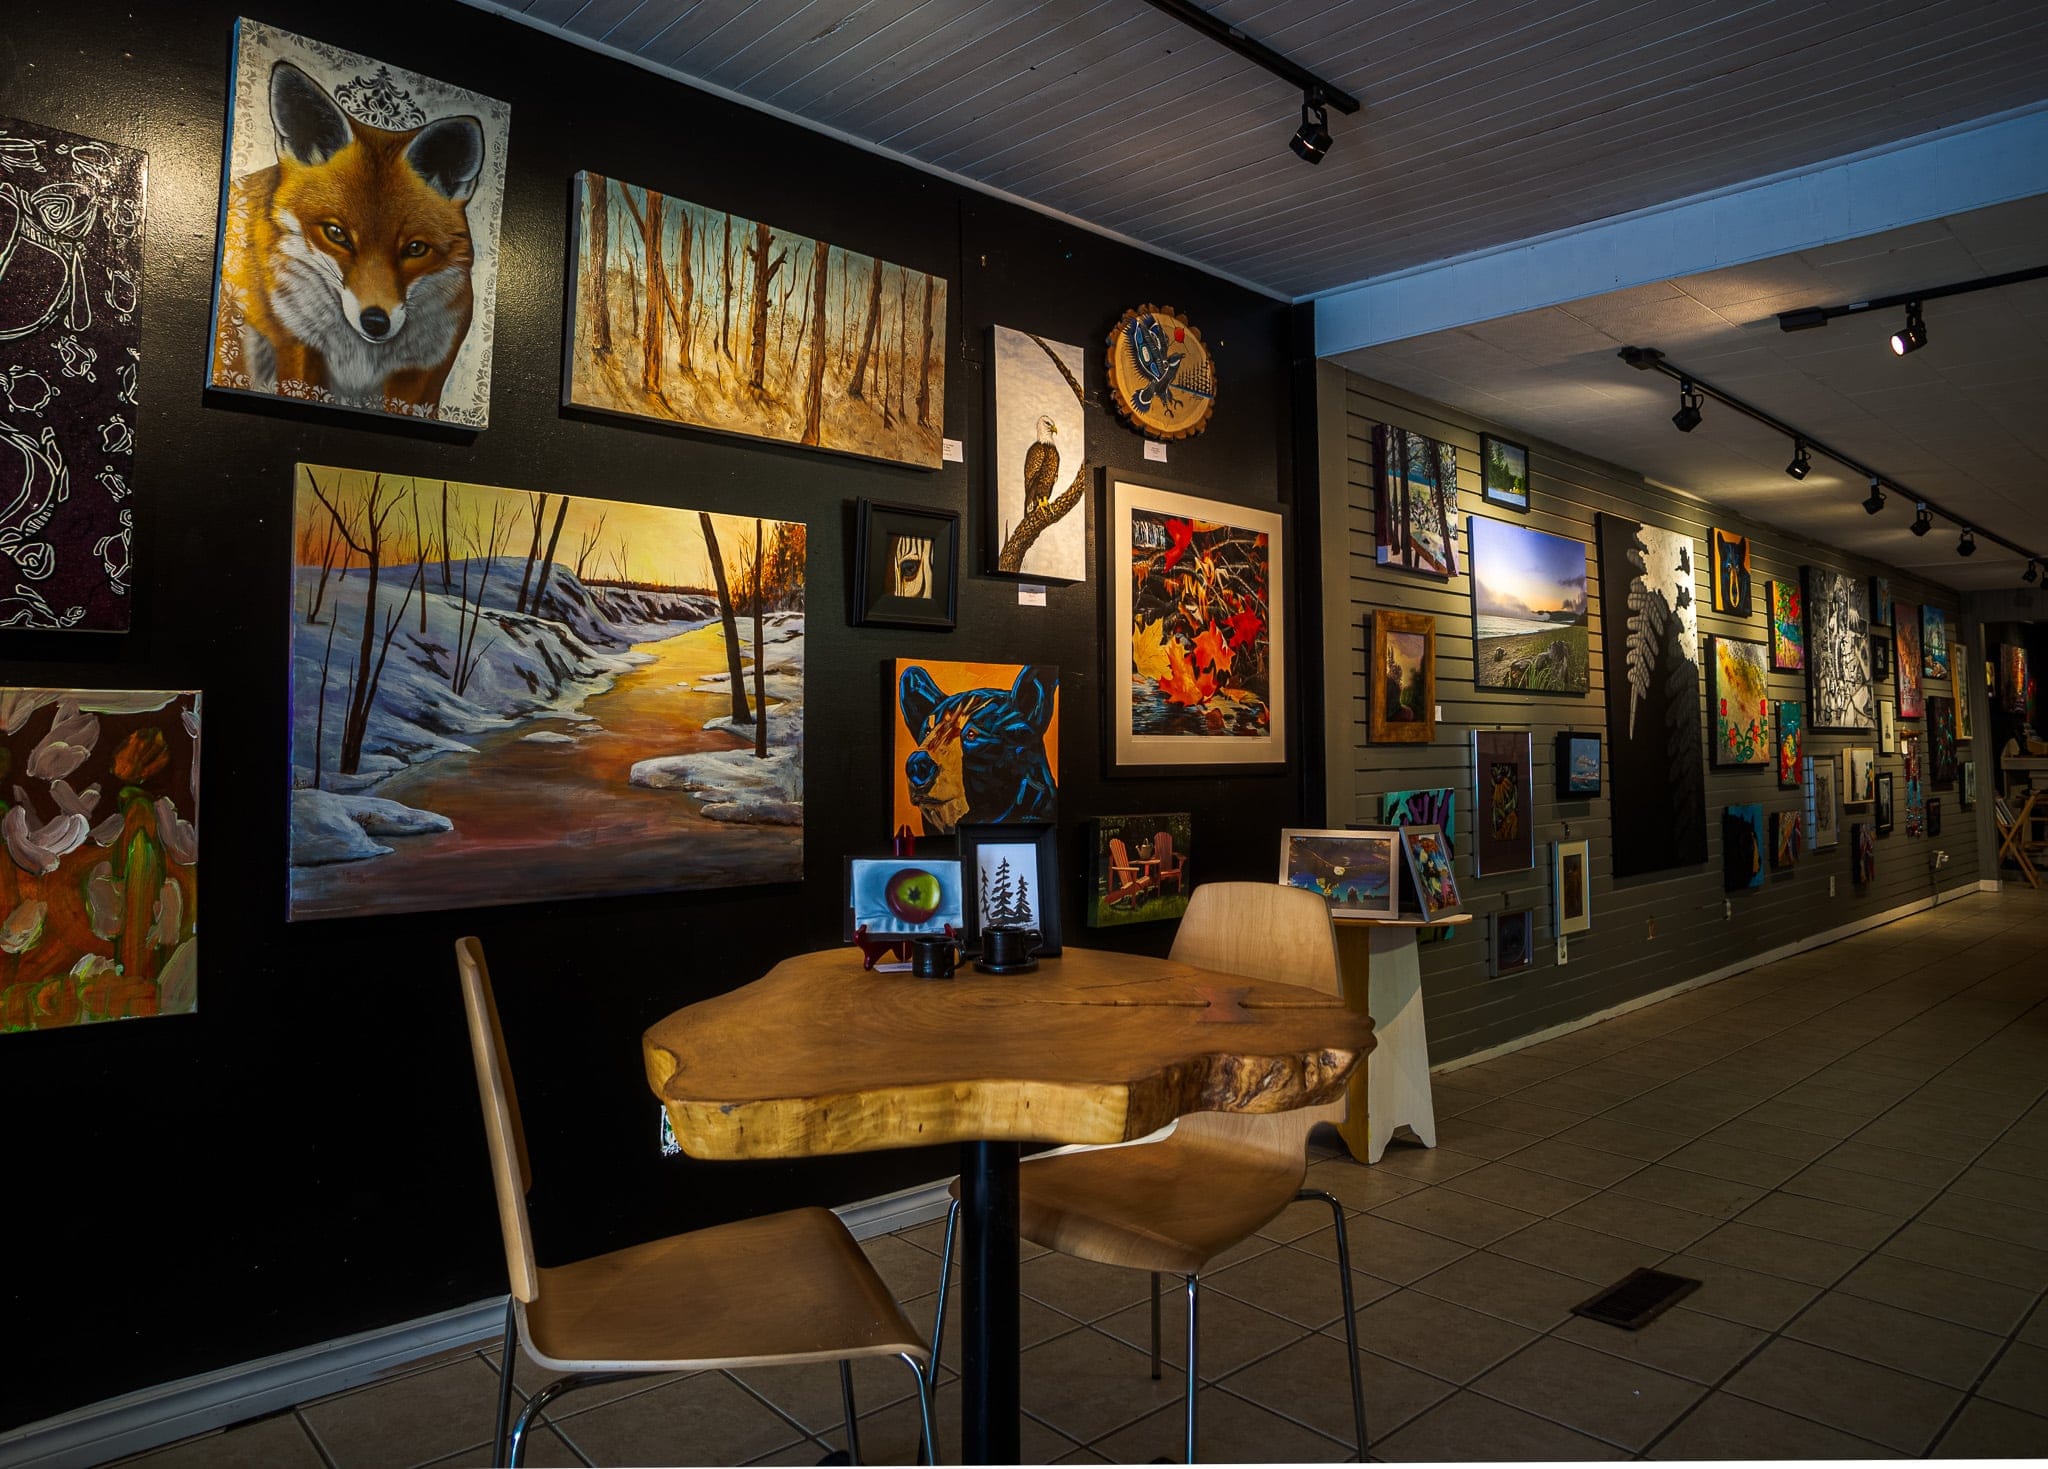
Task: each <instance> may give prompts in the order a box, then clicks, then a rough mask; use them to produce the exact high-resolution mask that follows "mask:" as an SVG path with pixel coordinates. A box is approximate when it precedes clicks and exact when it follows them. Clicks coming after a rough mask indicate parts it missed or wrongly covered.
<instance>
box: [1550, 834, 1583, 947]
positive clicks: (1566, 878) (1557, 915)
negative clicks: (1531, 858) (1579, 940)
mask: <svg viewBox="0 0 2048 1469" xmlns="http://www.w3.org/2000/svg"><path fill="white" fill-rule="evenodd" d="M1550 911H1551V918H1552V922H1553V924H1554V925H1555V928H1556V932H1557V934H1558V936H1559V937H1561V938H1564V937H1569V936H1571V935H1572V934H1575V933H1585V932H1587V931H1588V930H1590V929H1591V928H1592V927H1593V847H1592V843H1590V842H1586V841H1576V842H1552V843H1551V844H1550Z"/></svg>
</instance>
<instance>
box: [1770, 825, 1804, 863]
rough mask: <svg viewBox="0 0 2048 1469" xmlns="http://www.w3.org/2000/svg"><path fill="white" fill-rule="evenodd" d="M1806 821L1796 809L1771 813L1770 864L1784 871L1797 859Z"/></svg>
mask: <svg viewBox="0 0 2048 1469" xmlns="http://www.w3.org/2000/svg"><path fill="white" fill-rule="evenodd" d="M1805 830H1806V823H1805V821H1804V820H1802V819H1801V817H1800V815H1799V813H1798V812H1797V811H1773V812H1772V813H1771V866H1772V867H1774V868H1776V869H1778V870H1779V871H1781V872H1782V871H1784V870H1785V869H1786V868H1788V867H1791V866H1792V865H1793V864H1794V863H1796V862H1797V861H1798V860H1799V847H1800V843H1801V838H1802V836H1803V834H1804V832H1805Z"/></svg>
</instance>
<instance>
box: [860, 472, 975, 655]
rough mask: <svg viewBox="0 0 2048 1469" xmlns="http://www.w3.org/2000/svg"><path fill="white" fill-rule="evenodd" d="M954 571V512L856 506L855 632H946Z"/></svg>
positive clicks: (954, 595)
mask: <svg viewBox="0 0 2048 1469" xmlns="http://www.w3.org/2000/svg"><path fill="white" fill-rule="evenodd" d="M959 568H960V516H959V515H958V514H957V513H956V512H954V511H951V510H930V509H926V508H924V507H921V506H916V505H879V504H876V503H875V502H874V501H872V500H862V501H860V503H859V505H858V506H857V508H856V510H855V521H854V553H853V621H854V625H855V626H856V627H928V628H942V629H948V628H951V627H952V626H953V621H954V608H955V604H956V602H957V600H958V598H959V584H960V575H959Z"/></svg>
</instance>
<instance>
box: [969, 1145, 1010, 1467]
mask: <svg viewBox="0 0 2048 1469" xmlns="http://www.w3.org/2000/svg"><path fill="white" fill-rule="evenodd" d="M963 1152H964V1153H965V1154H966V1156H965V1158H964V1159H963V1160H962V1161H963V1163H964V1165H965V1166H964V1167H963V1168H962V1169H961V1172H960V1203H961V1209H960V1212H961V1214H962V1215H963V1216H965V1218H964V1224H965V1233H966V1239H965V1241H964V1249H965V1254H964V1256H963V1259H962V1263H961V1267H960V1275H961V1282H960V1284H961V1297H962V1301H961V1328H962V1330H961V1363H960V1372H961V1383H960V1390H961V1391H960V1408H961V1413H960V1459H961V1462H962V1463H965V1464H1015V1463H1018V1462H1019V1439H1018V1432H1017V1425H1018V1413H1019V1411H1020V1406H1021V1405H1020V1404H1019V1402H1018V1392H1017V1370H1018V1369H1017V1342H1018V1337H1019V1327H1018V1315H1017V1161H1018V1158H1019V1156H1020V1155H1021V1150H1020V1149H1019V1147H1018V1145H1017V1144H1016V1143H968V1144H966V1145H965V1146H964V1148H963Z"/></svg>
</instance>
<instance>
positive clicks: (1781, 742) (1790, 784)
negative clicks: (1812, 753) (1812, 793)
mask: <svg viewBox="0 0 2048 1469" xmlns="http://www.w3.org/2000/svg"><path fill="white" fill-rule="evenodd" d="M1777 708H1778V786H1779V788H1780V789H1781V790H1788V791H1796V790H1798V789H1799V773H1800V765H1801V762H1802V761H1804V760H1805V758H1806V706H1805V705H1803V704H1801V703H1800V702H1799V701H1798V700H1797V699H1780V700H1778V706H1777Z"/></svg>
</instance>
